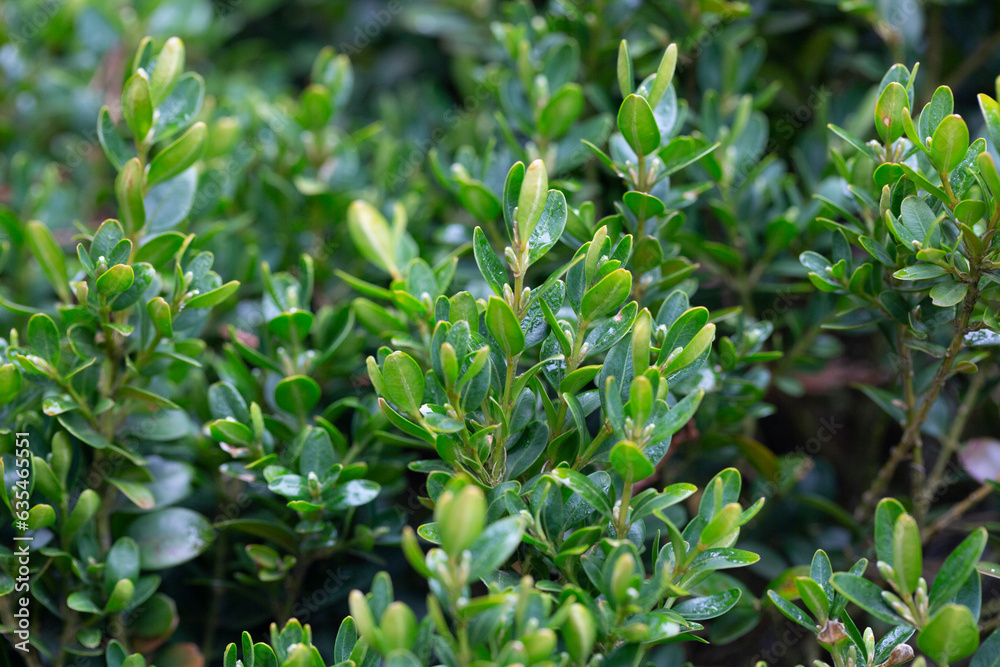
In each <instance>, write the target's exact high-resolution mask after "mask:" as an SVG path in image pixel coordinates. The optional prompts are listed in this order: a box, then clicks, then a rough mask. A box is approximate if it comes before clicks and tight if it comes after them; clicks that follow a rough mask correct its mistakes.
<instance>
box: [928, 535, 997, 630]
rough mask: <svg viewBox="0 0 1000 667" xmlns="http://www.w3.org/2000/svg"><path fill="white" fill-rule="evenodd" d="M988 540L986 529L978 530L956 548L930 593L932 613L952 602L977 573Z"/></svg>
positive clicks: (942, 568)
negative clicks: (973, 574) (968, 580)
mask: <svg viewBox="0 0 1000 667" xmlns="http://www.w3.org/2000/svg"><path fill="white" fill-rule="evenodd" d="M986 539H987V534H986V529H985V528H977V529H976V531H975V532H973V533H972V534H971V535H969V536H968V537H967V538H965V539H964V540H962V542H961V544H959V545H958V546H957V547H955V549H954V550H953V551H952V552H951V554H950V555H949V556H948V558H947V559H945V561H944V563H943V564H942V565H941V569H940V570H938V574H937V576H936V577H935V578H934V583H933V584H932V585H931V589H930V592H929V593H928V597H929V598H930V603H931V613H934V611H936V610H937V609H939V608H940V607H941V606H942V605H944V604H946V603H948V602H951V600H952V598H953V597H954V596H955V594H956V593H958V591H959V589H960V588H962V584H963V583H965V580H966V579H968V578H969V576H970V575H972V573H973V572H974V571H975V569H976V563H978V562H979V559H980V558H981V557H982V555H983V550H984V549H985V548H986Z"/></svg>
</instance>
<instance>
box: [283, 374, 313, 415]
mask: <svg viewBox="0 0 1000 667" xmlns="http://www.w3.org/2000/svg"><path fill="white" fill-rule="evenodd" d="M320 393H321V392H320V387H319V384H318V383H317V382H316V380H313V379H312V378H311V377H307V376H305V375H293V376H291V377H287V378H285V379H284V380H282V381H281V382H279V383H278V384H277V385H276V386H275V387H274V402H275V403H276V404H277V405H278V407H279V408H281V409H282V410H285V411H286V412H290V413H292V414H293V415H299V416H300V417H304V416H305V415H307V414H309V411H310V410H312V409H313V408H314V407H315V406H316V404H317V403H318V402H319V397H320Z"/></svg>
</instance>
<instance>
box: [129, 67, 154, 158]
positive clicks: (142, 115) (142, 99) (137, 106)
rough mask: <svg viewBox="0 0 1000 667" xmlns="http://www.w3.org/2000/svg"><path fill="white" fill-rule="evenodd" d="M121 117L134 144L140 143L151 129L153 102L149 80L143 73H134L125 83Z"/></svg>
mask: <svg viewBox="0 0 1000 667" xmlns="http://www.w3.org/2000/svg"><path fill="white" fill-rule="evenodd" d="M122 115H123V116H125V122H126V123H128V127H129V129H130V130H132V136H133V137H134V138H135V140H136V142H141V141H143V140H144V139H145V138H146V135H147V134H149V130H150V129H151V128H152V127H153V100H152V98H151V96H150V92H149V80H148V79H147V78H146V75H145V74H144V73H139V72H137V73H135V74H133V75H132V76H130V77H129V78H128V80H127V81H126V82H125V87H124V89H123V90H122Z"/></svg>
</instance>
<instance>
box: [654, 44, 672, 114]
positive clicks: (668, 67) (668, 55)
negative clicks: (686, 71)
mask: <svg viewBox="0 0 1000 667" xmlns="http://www.w3.org/2000/svg"><path fill="white" fill-rule="evenodd" d="M676 67H677V45H676V44H670V45H669V46H668V47H667V48H666V49H665V50H664V51H663V57H662V58H661V59H660V66H659V67H657V68H656V78H655V79H653V86H652V88H650V90H649V104H650V106H653V107H655V106H656V105H657V104H659V103H660V100H661V99H662V98H663V94H664V93H665V92H667V86H669V85H670V81H671V80H672V79H673V78H674V69H675V68H676Z"/></svg>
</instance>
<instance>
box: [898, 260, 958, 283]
mask: <svg viewBox="0 0 1000 667" xmlns="http://www.w3.org/2000/svg"><path fill="white" fill-rule="evenodd" d="M946 273H947V271H946V270H945V269H944V268H942V267H940V266H938V265H937V264H916V265H914V266H908V267H906V268H905V269H900V270H899V271H896V272H895V273H894V274H892V276H893V277H894V278H898V279H899V280H929V279H931V278H937V277H938V276H943V275H944V274H946Z"/></svg>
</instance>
